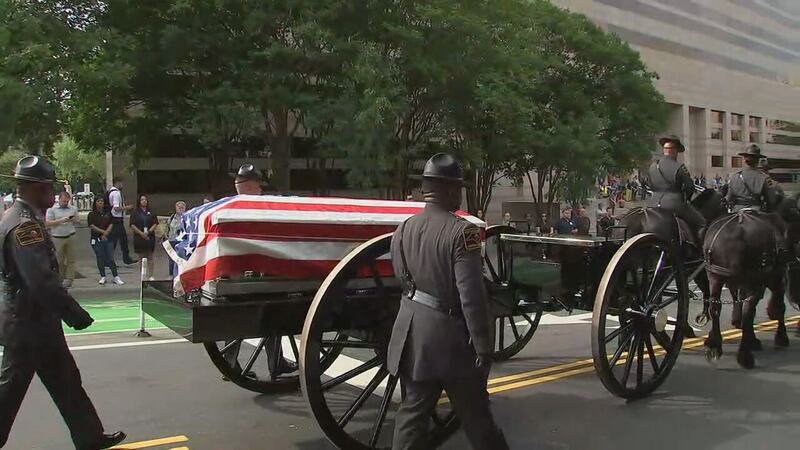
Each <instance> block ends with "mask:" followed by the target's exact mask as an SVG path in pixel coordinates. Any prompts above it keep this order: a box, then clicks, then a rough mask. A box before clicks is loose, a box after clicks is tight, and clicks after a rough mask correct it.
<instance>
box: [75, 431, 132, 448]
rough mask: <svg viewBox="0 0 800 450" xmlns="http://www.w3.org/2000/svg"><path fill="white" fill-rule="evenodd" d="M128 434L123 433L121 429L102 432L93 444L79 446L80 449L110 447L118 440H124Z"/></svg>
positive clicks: (117, 442) (118, 441)
mask: <svg viewBox="0 0 800 450" xmlns="http://www.w3.org/2000/svg"><path fill="white" fill-rule="evenodd" d="M127 437H128V436H127V435H125V433H123V432H122V431H117V432H116V433H111V434H104V435H103V436H102V437H101V438H100V439H98V440H97V442H95V443H94V444H91V445H87V446H84V447H81V449H80V450H103V449H106V448H111V447H113V446H115V445H117V444H119V443H120V442H122V441H124V440H125V438H127Z"/></svg>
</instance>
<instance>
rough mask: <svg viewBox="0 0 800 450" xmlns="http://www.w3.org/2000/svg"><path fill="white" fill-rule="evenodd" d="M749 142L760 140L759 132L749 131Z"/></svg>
mask: <svg viewBox="0 0 800 450" xmlns="http://www.w3.org/2000/svg"><path fill="white" fill-rule="evenodd" d="M749 139H750V142H761V134H760V133H750V138H749Z"/></svg>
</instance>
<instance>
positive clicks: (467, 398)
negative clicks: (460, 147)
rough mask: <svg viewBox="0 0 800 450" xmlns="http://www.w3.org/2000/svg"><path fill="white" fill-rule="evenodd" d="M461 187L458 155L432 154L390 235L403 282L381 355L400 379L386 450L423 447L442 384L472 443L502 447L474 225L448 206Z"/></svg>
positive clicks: (491, 342) (480, 448) (490, 319)
mask: <svg viewBox="0 0 800 450" xmlns="http://www.w3.org/2000/svg"><path fill="white" fill-rule="evenodd" d="M462 188H463V176H462V170H461V166H460V165H459V164H458V162H456V160H455V159H454V158H453V157H452V156H450V155H447V154H445V153H439V154H436V155H434V156H433V157H432V158H431V159H429V160H428V162H427V163H426V164H425V169H424V171H423V179H422V190H423V192H424V196H425V201H426V203H427V206H426V207H425V209H424V210H423V211H422V212H420V213H418V214H416V215H414V216H412V217H411V218H410V219H408V220H407V221H406V222H404V223H403V224H402V225H401V226H400V227H398V229H397V230H396V231H395V233H394V236H393V237H392V244H391V255H392V265H393V266H394V271H395V274H397V275H398V277H400V278H401V281H402V282H403V283H404V287H405V289H404V293H403V299H402V301H401V303H400V311H399V312H398V314H397V319H396V320H395V323H394V327H393V329H392V336H391V339H390V341H389V350H388V356H387V362H386V367H387V369H388V371H389V372H390V373H391V374H392V375H395V376H398V377H399V378H400V380H401V382H402V385H403V386H404V387H405V395H404V396H403V400H402V403H401V405H400V409H399V410H398V412H397V419H396V422H395V433H394V440H393V445H392V448H393V449H394V450H417V449H426V448H430V447H429V445H428V442H427V439H428V437H429V427H430V420H431V413H432V412H433V411H434V408H435V407H436V403H437V402H438V401H439V398H440V395H441V393H442V390H444V391H445V392H447V396H448V398H449V399H450V402H451V404H452V405H453V409H454V410H455V413H456V415H457V416H458V418H459V420H460V421H461V425H462V428H463V430H464V432H465V433H466V436H467V440H468V441H469V443H470V445H471V446H472V448H474V449H478V450H484V449H492V450H503V449H508V444H507V443H506V441H505V438H504V437H503V433H502V432H501V431H500V429H499V428H498V427H497V424H496V423H495V421H494V419H493V417H492V412H491V409H490V408H489V396H488V394H487V392H486V378H487V376H488V373H489V368H490V366H491V362H492V355H493V350H494V333H493V325H492V323H493V317H492V316H491V311H490V307H489V299H488V297H487V294H486V288H485V286H484V284H483V274H482V263H481V237H480V230H479V229H478V227H476V226H475V225H473V224H472V223H470V222H468V221H467V220H465V219H463V218H460V217H458V216H457V215H455V214H454V213H453V212H454V211H456V210H457V209H458V207H459V205H460V204H461V189H462Z"/></svg>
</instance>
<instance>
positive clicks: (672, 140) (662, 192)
mask: <svg viewBox="0 0 800 450" xmlns="http://www.w3.org/2000/svg"><path fill="white" fill-rule="evenodd" d="M658 143H659V145H661V148H662V150H663V155H661V156H659V157H658V158H656V160H655V161H653V163H652V164H650V168H649V169H648V170H647V173H646V175H645V177H644V182H645V184H646V185H647V186H648V187H649V188H650V190H651V191H653V195H652V197H650V200H649V206H650V207H656V208H661V209H663V210H665V211H669V212H671V213H672V214H674V215H676V216H677V217H680V218H681V219H683V220H684V221H686V223H688V224H689V226H690V227H691V228H692V229H693V230H694V231H695V232H696V233H697V234H698V236H700V237H701V239H702V234H703V231H704V230H705V227H706V219H705V218H704V217H703V215H702V214H700V212H699V211H697V209H695V208H694V207H693V206H692V205H691V204H690V203H689V200H690V199H691V198H692V195H693V194H694V192H695V187H694V181H692V177H691V175H689V171H688V170H687V169H686V166H685V165H684V164H683V163H681V162H679V161H678V153H683V152H684V151H686V148H685V147H684V146H683V144H682V143H681V140H680V139H678V137H677V136H667V137H663V138H661V139H659V140H658Z"/></svg>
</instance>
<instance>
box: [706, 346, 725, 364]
mask: <svg viewBox="0 0 800 450" xmlns="http://www.w3.org/2000/svg"><path fill="white" fill-rule="evenodd" d="M721 358H722V347H709V346H706V360H708V362H709V363H711V364H716V363H717V362H718V361H719V360H720V359H721Z"/></svg>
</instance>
